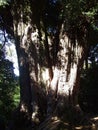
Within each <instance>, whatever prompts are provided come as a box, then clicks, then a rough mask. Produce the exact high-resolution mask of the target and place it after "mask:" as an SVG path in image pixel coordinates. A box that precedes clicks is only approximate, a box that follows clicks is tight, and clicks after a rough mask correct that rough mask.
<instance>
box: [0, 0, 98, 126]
mask: <svg viewBox="0 0 98 130" xmlns="http://www.w3.org/2000/svg"><path fill="white" fill-rule="evenodd" d="M86 3H87V1H86V0H85V1H78V0H75V1H74V2H73V1H63V0H57V1H52V0H44V1H41V0H38V1H36V0H25V1H22V0H21V1H15V0H12V1H11V3H10V4H9V6H7V7H6V8H9V7H10V8H11V10H10V11H11V12H9V13H8V16H10V17H11V19H12V21H11V23H10V22H9V21H8V24H7V25H10V30H11V27H12V31H13V33H11V34H12V35H13V34H14V39H15V46H16V50H17V55H18V62H19V71H20V95H21V97H20V111H23V112H25V113H28V116H29V117H30V119H32V120H33V122H35V123H37V122H39V121H41V117H42V114H43V113H44V114H45V115H47V116H50V117H51V116H53V115H56V116H58V117H62V116H63V113H64V110H66V109H67V108H69V106H71V107H74V106H76V105H77V104H78V92H79V83H80V74H81V71H82V68H83V63H84V60H85V59H86V57H87V53H88V50H89V49H88V47H89V46H90V44H89V41H90V39H91V38H90V37H89V35H90V34H91V30H92V31H93V32H94V29H92V26H91V21H90V20H91V19H90V18H92V17H89V16H88V14H87V12H89V11H91V12H92V13H93V16H95V14H96V12H97V11H98V10H97V8H96V3H97V2H96V1H94V4H93V5H92V2H91V1H90V2H89V5H87V4H86ZM93 9H94V10H93ZM92 10H93V11H94V12H93V11H92ZM52 12H53V13H52ZM1 16H2V18H3V21H4V23H6V21H5V16H4V14H3V13H2V15H1ZM94 22H95V21H93V25H95V24H94ZM12 23H13V24H12ZM9 32H10V31H9ZM43 61H44V62H43ZM47 71H48V76H47V75H45V74H47V73H46V72H47ZM43 84H44V85H45V88H44V90H45V91H42V85H43ZM44 92H45V93H44ZM45 97H46V99H47V101H46V100H45ZM42 100H43V104H41V101H42ZM46 103H47V106H45V104H46ZM65 113H66V112H65ZM40 115H41V116H40Z"/></svg>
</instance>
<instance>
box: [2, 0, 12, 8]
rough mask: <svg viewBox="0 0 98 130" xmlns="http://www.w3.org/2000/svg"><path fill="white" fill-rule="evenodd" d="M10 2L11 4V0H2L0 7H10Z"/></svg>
mask: <svg viewBox="0 0 98 130" xmlns="http://www.w3.org/2000/svg"><path fill="white" fill-rule="evenodd" d="M8 2H10V0H0V6H3V7H4V6H5V5H8Z"/></svg>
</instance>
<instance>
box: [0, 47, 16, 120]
mask: <svg viewBox="0 0 98 130" xmlns="http://www.w3.org/2000/svg"><path fill="white" fill-rule="evenodd" d="M18 103H19V86H18V79H17V78H16V77H15V75H14V71H13V64H12V62H10V61H8V60H6V59H5V56H4V52H3V51H1V50H0V115H1V116H3V117H4V118H5V119H6V120H8V119H9V116H10V114H11V112H12V111H13V109H14V108H15V107H16V106H17V105H18Z"/></svg>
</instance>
